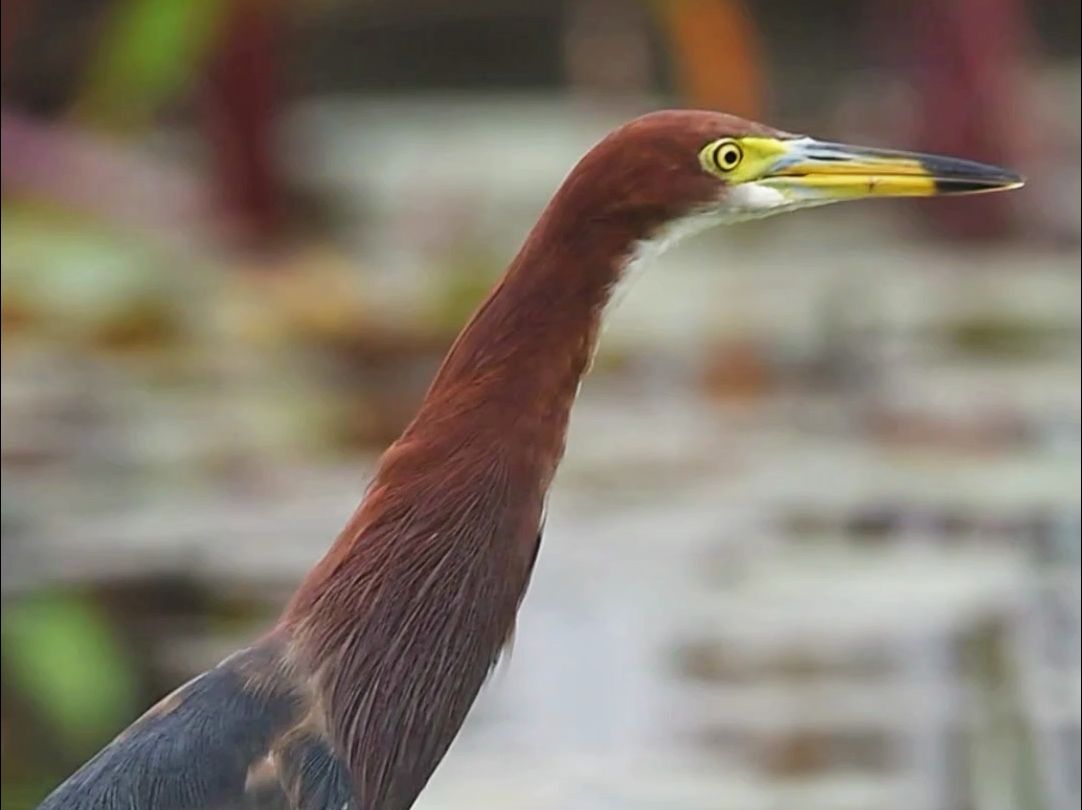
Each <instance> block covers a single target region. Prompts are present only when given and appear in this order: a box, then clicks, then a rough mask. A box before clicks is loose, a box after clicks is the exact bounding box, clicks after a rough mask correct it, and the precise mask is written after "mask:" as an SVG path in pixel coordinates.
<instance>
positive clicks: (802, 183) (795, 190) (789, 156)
mask: <svg viewBox="0 0 1082 810" xmlns="http://www.w3.org/2000/svg"><path fill="white" fill-rule="evenodd" d="M780 145H781V146H782V148H783V152H782V154H781V155H780V156H779V158H778V159H777V161H776V162H775V163H774V164H773V165H772V166H771V167H770V169H769V170H768V171H767V172H766V173H765V175H764V176H763V177H762V178H760V179H759V181H758V182H759V183H762V184H764V185H767V186H770V187H771V188H775V189H777V190H778V191H780V192H782V193H784V194H785V195H786V196H788V197H791V198H793V199H794V200H801V201H807V202H813V201H821V202H831V201H835V200H852V199H861V198H866V197H932V196H938V195H944V194H980V193H984V192H989V191H1005V190H1007V189H1012V188H1018V187H1020V186H1022V185H1023V184H1024V182H1025V181H1024V179H1023V178H1022V177H1020V176H1019V175H1017V174H1015V173H1014V172H1009V171H1007V170H1006V169H1001V168H999V167H998V166H988V165H986V164H984V163H975V162H974V161H972V160H960V159H958V158H951V157H942V156H940V155H923V154H918V153H916V152H897V151H893V150H889V149H870V148H866V147H861V146H846V145H844V144H839V143H826V142H823V141H816V140H814V139H812V138H796V139H793V140H790V141H781V142H780Z"/></svg>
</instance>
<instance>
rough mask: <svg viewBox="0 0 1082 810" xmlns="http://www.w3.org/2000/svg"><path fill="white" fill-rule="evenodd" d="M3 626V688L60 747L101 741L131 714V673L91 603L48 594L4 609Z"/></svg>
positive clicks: (78, 748)
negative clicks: (20, 699)
mask: <svg viewBox="0 0 1082 810" xmlns="http://www.w3.org/2000/svg"><path fill="white" fill-rule="evenodd" d="M0 628H2V640H0V647H2V649H3V656H4V674H5V678H6V679H7V681H6V684H5V685H6V686H7V687H9V688H13V689H16V690H18V691H19V692H20V693H21V694H23V695H24V696H25V697H26V698H27V699H28V701H29V702H31V703H32V704H33V705H34V707H35V708H36V709H37V711H38V712H40V713H41V716H42V717H44V718H46V720H47V721H48V722H49V723H50V725H51V726H52V729H53V732H54V733H55V735H56V738H57V740H58V742H59V743H60V747H62V748H63V749H65V750H70V751H72V752H81V751H84V750H86V749H87V748H88V747H93V746H95V745H98V744H100V743H101V742H103V741H104V740H105V739H108V737H109V735H110V734H111V733H112V732H113V731H114V730H115V729H116V728H117V727H118V726H120V725H122V724H123V721H124V720H125V719H128V718H130V717H131V715H132V714H133V712H134V711H135V698H136V691H137V690H136V684H135V681H134V678H133V675H132V673H131V671H130V670H129V668H128V666H127V665H126V663H125V661H124V655H123V652H122V650H121V648H120V645H119V644H118V643H117V640H116V638H115V637H114V635H113V633H112V630H111V629H110V626H109V622H108V620H107V619H106V617H105V616H104V615H102V613H101V612H100V611H99V610H98V609H97V608H96V607H95V605H94V604H93V602H91V601H90V600H89V599H88V598H86V597H83V596H80V595H77V594H67V593H65V594H60V593H45V594H41V595H38V596H34V597H32V598H29V599H25V600H21V601H16V602H13V603H10V604H7V605H5V606H4V613H3V621H2V624H0Z"/></svg>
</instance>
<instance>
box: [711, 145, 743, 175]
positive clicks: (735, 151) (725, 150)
mask: <svg viewBox="0 0 1082 810" xmlns="http://www.w3.org/2000/svg"><path fill="white" fill-rule="evenodd" d="M711 158H712V159H713V161H714V165H715V166H716V167H717V168H718V169H719V170H720V171H723V172H731V171H732V170H733V169H735V168H736V167H737V166H738V165H740V161H741V160H743V159H744V150H743V149H741V148H740V144H738V143H737V142H736V141H719V142H718V144H717V145H716V146H715V147H714V152H713V154H712V155H711Z"/></svg>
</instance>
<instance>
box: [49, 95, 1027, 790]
mask: <svg viewBox="0 0 1082 810" xmlns="http://www.w3.org/2000/svg"><path fill="white" fill-rule="evenodd" d="M522 148H523V149H528V148H529V144H523V145H522ZM1022 184H1023V179H1022V178H1021V177H1020V176H1019V175H1017V174H1015V173H1013V172H1010V171H1007V170H1005V169H1001V168H998V167H995V166H989V165H986V164H982V163H976V162H973V161H969V160H961V159H957V158H951V157H943V156H938V155H927V154H917V153H913V152H904V151H894V150H886V149H880V148H867V147H858V146H849V145H844V144H840V143H834V142H830V141H822V140H816V139H813V138H811V137H807V136H804V135H796V134H792V133H788V132H783V131H781V130H777V129H773V128H771V127H769V126H765V125H762V124H758V123H753V122H750V121H745V120H742V119H740V118H737V117H734V116H731V115H726V114H724V113H720V112H713V111H705V110H663V111H659V112H653V113H649V114H647V115H644V116H641V117H639V118H636V119H634V120H632V121H630V122H628V123H626V124H624V125H622V126H620V127H619V128H617V129H615V130H613V131H612V132H611V133H609V134H608V135H607V136H605V137H604V138H603V139H602V140H601V141H600V142H598V143H597V144H596V145H595V146H593V148H591V149H590V150H589V151H588V152H587V153H586V154H585V156H584V157H583V158H582V159H581V160H580V161H579V163H578V164H577V165H576V166H575V167H574V168H573V169H572V170H571V172H570V173H569V174H568V175H567V177H566V178H565V179H564V181H563V183H562V185H560V187H559V189H558V190H557V191H556V193H555V194H554V196H553V197H552V199H551V200H550V202H549V203H548V205H547V206H546V207H545V209H544V210H543V212H542V213H541V215H540V217H539V219H538V221H537V223H536V224H535V225H534V227H533V228H532V230H531V231H530V232H529V234H528V235H527V236H526V239H525V241H524V242H523V244H522V246H521V248H520V249H519V252H518V253H517V255H516V256H515V257H514V258H513V259H512V261H511V263H510V265H509V266H508V268H507V270H506V272H505V273H504V275H503V276H502V277H501V278H500V280H499V281H498V282H497V283H496V285H495V287H494V288H493V289H492V291H491V292H490V294H489V295H488V296H487V298H485V300H484V301H483V302H482V303H481V304H480V306H479V307H478V309H477V310H476V311H475V313H474V314H473V316H472V317H471V318H470V319H469V321H468V322H467V324H466V326H465V327H464V328H463V329H462V331H461V332H460V334H459V335H458V337H457V338H456V339H455V341H454V343H453V344H452V346H451V348H450V350H449V351H448V353H447V355H446V357H445V359H444V361H443V363H442V365H441V366H440V368H439V370H438V371H437V372H436V375H435V378H434V380H433V381H432V383H431V386H430V387H429V389H428V391H427V393H426V394H425V396H424V398H423V400H422V402H421V404H420V406H419V408H418V411H417V413H416V415H415V416H414V418H413V420H412V421H411V422H410V423H409V424H408V426H407V427H406V428H405V430H404V432H403V433H402V435H401V436H400V438H399V439H398V440H397V441H395V442H394V443H393V444H392V445H391V446H390V447H389V448H388V449H387V450H386V451H385V452H384V454H383V455H382V456H381V458H380V460H379V462H378V465H377V467H376V470H375V473H374V475H373V478H372V480H371V482H370V483H369V486H368V488H367V490H366V492H365V494H364V497H363V499H362V500H361V503H360V505H359V506H358V507H357V509H356V510H355V511H354V513H353V514H352V516H351V517H350V518H349V520H348V521H347V522H346V525H345V527H344V528H343V529H342V531H341V533H340V534H339V535H338V537H337V539H336V540H335V541H334V543H333V544H332V545H331V547H330V549H329V550H328V551H327V552H326V554H325V556H323V558H322V559H321V560H320V561H319V562H318V563H317V564H316V565H315V567H314V568H313V569H312V570H311V571H310V572H309V573H308V574H307V576H306V577H305V578H304V579H303V581H302V582H301V584H300V585H299V587H298V588H297V590H296V591H295V593H294V594H293V596H292V598H291V600H290V601H289V603H288V604H287V605H286V607H285V608H284V610H283V612H282V614H281V616H280V618H279V620H278V621H277V622H276V623H275V624H274V625H273V627H272V629H270V630H269V631H268V632H267V633H266V634H265V635H263V636H262V637H261V638H259V639H258V640H256V641H255V642H254V643H252V644H251V646H249V647H247V648H245V649H243V650H240V651H238V652H236V653H234V654H233V655H231V656H229V657H228V658H226V659H225V660H224V661H222V662H221V663H220V664H218V665H217V666H215V667H214V668H212V669H210V670H208V671H207V672H205V673H203V674H202V675H199V676H197V677H196V678H194V679H193V680H191V681H189V682H188V683H186V684H184V685H182V686H180V687H179V688H178V689H176V691H174V692H172V693H171V694H169V695H168V696H166V697H165V698H163V699H162V700H160V701H159V702H158V703H157V704H156V705H154V706H153V707H151V708H150V709H149V710H147V711H146V713H145V714H143V715H142V716H141V717H140V718H139V719H137V720H136V721H135V722H134V723H133V724H132V725H131V726H129V727H128V728H127V729H126V730H125V731H123V732H122V733H121V734H120V735H119V736H117V737H116V739H114V740H113V741H112V742H111V743H109V744H108V745H107V746H106V747H105V748H104V749H102V750H101V751H100V752H99V753H98V754H97V755H96V756H95V757H93V758H92V759H91V760H90V761H88V762H87V763H86V764H85V765H84V766H83V767H82V768H80V769H79V770H78V771H76V772H75V773H74V774H73V775H72V776H70V777H69V778H68V779H67V780H66V781H64V782H63V783H62V784H61V785H60V786H59V787H57V788H56V789H55V791H54V792H53V793H52V794H50V795H49V796H48V797H47V798H46V799H45V800H44V803H43V804H42V805H41V808H42V810H61V808H64V810H84V809H85V810H90V809H91V808H93V810H113V808H115V809H116V810H121V808H123V809H124V810H131V809H132V808H146V809H147V810H204V809H206V808H223V807H262V806H273V807H288V808H295V809H296V810H300V809H301V808H303V809H304V810H331V809H332V808H333V810H343V809H344V808H353V810H406V808H409V807H411V806H412V805H413V804H414V802H415V801H416V799H417V797H418V795H419V794H420V793H421V791H422V790H423V789H424V787H425V784H426V783H427V782H428V780H429V778H430V777H431V775H432V773H433V771H434V770H435V768H436V767H437V765H438V764H439V762H440V761H441V760H442V759H443V757H444V755H445V754H446V752H447V750H448V747H449V746H450V745H451V742H452V741H453V740H454V738H455V736H456V735H457V733H458V731H459V729H460V727H461V726H462V724H463V722H464V720H465V719H466V716H467V714H468V712H469V711H470V707H471V706H472V704H473V703H474V701H475V699H476V697H477V695H478V693H479V692H480V690H481V688H482V686H483V684H484V682H485V681H486V679H487V677H488V675H489V674H490V672H491V671H492V669H493V667H494V666H495V664H496V663H497V661H498V660H499V659H500V657H501V655H502V654H503V652H504V650H505V647H506V645H507V642H508V640H509V639H510V637H511V635H512V631H513V629H514V626H515V618H516V614H517V612H518V608H519V605H520V603H521V601H522V598H523V596H524V594H525V592H526V588H527V585H528V583H529V581H530V577H531V573H532V571H533V568H534V563H535V560H536V559H537V555H538V550H539V547H540V544H541V537H542V533H543V528H544V523H545V520H544V518H545V503H546V499H547V494H548V491H549V488H550V485H551V484H552V481H553V476H554V474H555V473H556V469H557V466H558V465H559V463H560V460H561V458H562V457H563V454H564V449H565V440H566V433H567V428H568V420H569V417H570V412H571V409H572V406H573V404H574V402H575V398H576V396H577V393H578V390H579V385H580V382H581V379H582V377H583V375H584V374H585V373H586V372H587V370H588V369H589V367H590V364H591V362H592V359H593V355H594V352H595V350H596V347H597V342H598V336H599V333H600V329H601V326H602V323H603V320H604V318H605V317H606V314H607V312H608V311H609V307H608V304H609V303H610V300H611V299H612V297H613V293H614V291H615V290H616V288H617V287H618V286H620V285H621V283H622V282H624V281H625V280H626V279H627V278H628V277H629V276H631V275H632V271H633V269H634V268H636V267H637V266H639V265H641V264H643V263H644V262H647V261H649V260H650V259H651V258H652V257H653V256H655V255H656V254H657V253H658V252H659V251H660V250H661V249H663V248H665V247H666V246H668V245H670V244H672V243H673V242H674V241H676V240H678V239H680V238H682V237H684V236H687V235H688V234H691V233H694V232H696V231H699V230H702V229H704V228H707V227H709V226H712V225H715V224H723V223H735V222H740V221H743V220H750V219H756V218H761V217H766V216H769V215H773V214H778V213H782V212H786V211H794V210H797V209H802V208H809V207H812V206H820V205H825V204H827V203H834V202H839V201H844V200H859V199H870V198H876V197H931V196H937V195H954V194H972V193H980V192H991V191H998V190H1004V189H1012V188H1017V187H1019V186H1021V185H1022Z"/></svg>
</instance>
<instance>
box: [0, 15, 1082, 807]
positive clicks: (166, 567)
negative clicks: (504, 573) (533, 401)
mask: <svg viewBox="0 0 1082 810" xmlns="http://www.w3.org/2000/svg"><path fill="white" fill-rule="evenodd" d="M2 8H3V40H2V43H0V44H2V62H3V64H2V67H3V78H2V120H0V126H2V136H3V154H2V175H3V211H2V216H0V226H2V247H0V257H2V267H3V287H2V315H3V354H2V360H3V363H2V445H0V446H2V472H3V499H2V518H3V543H2V557H3V565H2V572H3V574H2V586H3V623H2V628H3V636H2V668H3V688H2V698H3V722H2V742H3V751H2V756H3V762H2V764H3V794H2V798H3V807H4V808H5V810H7V808H11V809H12V810H17V808H26V807H31V806H33V805H34V803H35V802H36V800H38V799H39V798H40V797H42V796H43V794H44V793H45V792H46V791H47V790H49V789H50V788H51V787H52V786H53V785H55V784H56V783H57V782H58V781H59V780H60V779H61V778H62V777H63V776H65V775H66V774H67V773H69V772H70V771H71V770H72V769H73V768H74V767H75V766H77V765H78V764H80V763H81V762H82V761H83V760H84V759H85V758H86V757H88V756H89V755H90V754H92V753H93V752H94V751H95V750H96V749H97V748H98V747H99V746H100V745H102V744H103V743H104V742H105V741H107V740H108V739H110V738H111V737H112V736H113V735H114V734H115V733H116V732H117V731H118V730H119V729H121V728H122V727H124V726H125V725H127V724H128V723H129V722H130V721H131V720H132V719H133V718H134V717H135V716H137V715H138V714H139V713H140V712H141V710H142V709H143V708H144V707H145V706H147V705H149V704H150V703H151V702H152V701H153V700H155V699H156V698H157V697H159V696H160V695H162V694H163V693H166V692H168V691H170V690H171V689H172V688H173V687H174V686H175V685H176V684H177V683H178V682H180V681H182V680H184V679H187V678H188V677H190V676H191V675H193V674H194V673H196V672H198V671H201V670H203V669H204V668H206V667H208V666H210V665H212V664H213V663H215V662H216V661H217V660H218V659H220V658H221V657H223V656H224V655H225V654H227V653H228V652H230V651H232V650H233V649H235V648H237V647H239V646H241V645H243V644H244V643H245V642H246V641H248V640H250V639H252V638H253V637H255V636H256V635H257V634H259V633H260V632H261V631H262V630H264V629H265V628H267V627H268V626H269V624H270V623H271V622H272V621H273V620H274V616H275V614H276V611H278V610H279V609H280V607H281V605H282V604H283V602H284V601H285V599H286V598H287V596H288V594H289V593H290V591H291V589H292V588H293V587H294V585H295V584H296V583H297V581H298V580H299V578H300V577H301V576H302V574H303V573H304V572H305V571H306V569H307V568H308V567H309V566H310V565H311V564H312V563H313V562H314V561H315V560H316V559H317V558H318V557H319V555H320V554H321V553H322V552H323V551H324V549H325V548H326V547H327V546H328V544H329V543H330V541H331V540H332V538H333V537H334V535H335V534H336V533H337V531H338V529H339V528H340V527H341V525H342V524H343V523H344V521H345V519H346V517H347V516H348V514H349V513H350V511H351V510H352V508H353V506H354V504H355V503H356V501H357V500H358V498H359V496H360V493H361V492H362V488H363V486H364V484H365V481H366V479H367V475H368V471H369V470H370V469H371V466H372V463H373V460H374V459H375V458H376V456H377V454H378V453H379V452H380V450H381V449H382V448H383V447H384V446H385V445H386V444H387V443H388V442H389V441H391V440H392V439H393V438H394V437H395V435H396V433H397V431H399V430H400V429H401V428H402V427H403V426H404V424H405V422H406V421H407V420H408V419H409V417H410V416H411V414H412V411H413V409H414V408H415V406H416V405H417V403H418V400H419V398H420V397H421V395H422V394H423V392H424V389H425V386H426V384H427V382H428V380H429V379H430V377H431V375H432V373H433V371H434V369H435V367H436V365H437V363H438V362H439V359H440V357H441V354H442V352H443V351H444V350H445V348H446V347H447V346H448V344H449V342H450V340H451V339H452V338H453V336H454V334H455V332H456V331H457V329H458V328H459V327H460V325H461V324H462V322H463V320H464V319H465V318H466V316H467V315H468V313H469V312H470V311H471V310H472V308H473V307H474V306H475V305H476V304H477V302H478V301H479V299H480V297H481V296H482V295H483V293H484V291H485V290H486V289H487V287H488V286H489V285H490V284H491V283H492V282H493V280H494V279H495V278H496V277H497V275H498V274H499V273H500V271H501V270H502V268H503V267H504V265H505V263H506V262H507V261H508V259H509V258H510V256H511V255H512V254H513V252H514V251H515V249H516V247H517V245H518V244H519V243H520V241H521V240H522V238H523V236H524V234H525V233H526V231H527V229H528V228H529V227H530V225H531V224H532V223H533V221H534V219H535V218H536V216H537V214H538V213H539V211H540V210H541V208H542V206H543V205H544V204H545V202H546V201H547V199H548V197H549V195H550V194H551V193H552V192H553V190H554V189H555V188H556V186H557V185H558V184H559V182H560V180H561V178H562V177H563V176H564V175H565V173H566V172H567V171H568V169H569V168H570V167H571V165H572V164H573V163H574V162H575V161H576V160H577V159H578V157H579V156H580V155H581V154H582V153H583V152H584V151H585V150H586V149H587V148H588V147H589V146H590V145H591V144H592V143H593V142H595V141H596V140H597V139H598V138H599V137H600V136H601V135H603V134H604V133H605V132H606V131H607V130H608V129H609V128H611V127H612V126H614V125H616V124H618V123H621V122H623V121H624V120H626V119H628V118H629V117H632V116H633V115H636V114H638V113H640V112H644V111H647V110H649V109H653V108H657V107H662V106H699V107H710V108H717V109H723V110H726V111H729V112H733V113H738V114H741V115H745V116H748V117H752V118H759V119H762V120H765V121H767V122H769V123H772V124H774V125H776V126H779V127H781V128H784V129H787V130H790V131H801V132H808V133H810V134H814V135H817V136H820V137H824V138H829V139H833V140H842V141H852V142H858V143H868V144H883V145H891V146H896V147H903V148H915V149H924V150H929V151H937V152H944V153H947V154H957V155H961V156H965V157H969V158H974V159H981V160H986V161H989V162H993V163H999V164H1002V165H1006V166H1009V167H1011V168H1014V169H1017V170H1019V171H1021V172H1022V173H1023V174H1025V175H1027V177H1028V178H1029V184H1028V185H1027V187H1026V188H1025V189H1024V190H1022V191H1020V192H1016V193H1012V194H1004V195H995V196H991V197H986V198H966V199H963V200H959V201H939V202H927V201H926V202H920V203H917V204H908V203H904V202H891V203H869V204H866V205H861V206H852V207H849V206H838V207H832V208H828V209H825V210H820V211H811V212H806V213H801V214H798V215H794V216H791V217H782V218H778V219H770V220H766V221H764V222H759V223H752V224H748V225H745V226H741V227H739V228H732V229H728V230H721V231H718V232H714V233H709V234H707V235H704V236H702V237H699V238H696V239H695V240H693V241H692V242H690V243H688V244H686V245H684V246H682V247H681V248H679V249H678V250H676V251H675V252H673V253H671V254H668V255H667V256H666V257H665V258H663V259H662V260H661V261H660V262H659V263H658V265H657V266H656V267H653V268H652V269H651V272H650V273H648V274H647V275H646V276H645V277H644V278H643V279H642V280H641V281H640V283H639V284H638V286H637V287H636V288H635V289H634V290H633V291H632V292H631V294H630V296H629V297H628V299H627V301H626V303H625V304H624V305H623V307H622V308H621V309H620V310H619V311H618V312H617V314H616V316H615V319H614V323H613V325H612V327H611V328H610V329H609V330H608V332H607V335H606V340H605V341H604V342H603V346H602V354H601V355H600V361H599V363H598V367H597V369H596V370H595V372H594V373H593V374H592V376H591V377H590V378H589V379H588V381H587V384H586V385H585V386H584V389H583V394H582V396H581V397H580V399H579V404H578V407H577V409H576V413H575V416H574V419H573V426H572V433H571V437H570V442H569V452H568V454H567V458H566V461H565V463H564V466H563V468H562V470H561V473H560V475H559V477H558V479H557V484H556V487H555V490H554V493H553V496H552V500H551V504H550V519H549V524H548V529H547V534H546V537H545V541H544V544H543V545H544V551H543V553H542V554H541V557H540V560H539V564H538V566H537V569H536V572H535V576H534V581H533V585H532V587H531V590H530V593H529V595H528V597H527V599H526V602H525V604H524V606H523V609H522V614H521V620H520V625H519V632H518V635H517V640H516V645H515V650H514V655H513V656H512V657H511V658H510V660H509V661H508V662H505V663H504V664H503V665H501V667H500V669H499V670H498V671H497V673H496V675H495V677H494V678H493V680H492V682H491V683H490V685H489V687H488V688H487V689H486V691H485V692H484V694H483V696H482V698H481V700H480V701H479V703H478V704H477V707H476V710H475V711H474V712H473V714H472V715H471V717H470V719H469V722H468V723H467V726H466V728H465V729H464V730H463V732H462V734H461V735H460V737H459V739H458V741H457V742H456V744H455V745H454V747H453V748H452V750H451V752H450V754H449V755H448V757H447V759H446V760H445V762H444V764H443V765H442V766H441V767H440V769H439V771H438V772H437V774H436V776H435V778H434V779H433V781H432V783H431V786H430V788H429V790H428V791H427V792H426V793H425V794H424V797H423V799H422V800H421V802H420V803H419V805H418V807H421V808H425V809H426V810H453V809H457V808H497V807H498V808H531V810H542V809H544V810H548V809H549V808H553V809H555V808H561V809H563V808H576V809H577V808H584V809H588V810H592V809H593V808H618V809H620V810H623V808H650V809H651V810H653V809H654V808H666V809H669V808H671V809H673V810H692V809H693V808H694V809H698V808H703V809H704V810H705V809H706V808H710V809H711V810H715V809H721V810H725V809H727V808H734V810H735V809H737V808H738V809H739V810H757V809H758V808H793V807H799V808H804V809H805V810H850V809H852V810H879V809H880V808H883V809H886V808H899V809H900V808H906V810H978V809H980V810H984V809H985V808H988V809H991V808H994V809H995V810H1001V809H1005V808H1056V809H1057V810H1058V809H1059V808H1068V807H1077V806H1078V802H1079V704H1080V699H1079V671H1080V669H1079V512H1080V509H1079V507H1080V498H1079V483H1080V481H1079V479H1080V474H1079V425H1080V327H1079V323H1080V304H1079V298H1080V282H1079V239H1080V214H1079V210H1080V208H1079V175H1080V160H1079V153H1080V148H1079V146H1080V123H1079V119H1080V113H1079V98H1080V86H1079V85H1080V81H1079V57H1080V54H1079V5H1078V3H1076V2H1073V0H1045V1H1044V2H1038V0H1031V1H1030V2H1022V0H912V2H908V3H893V2H888V0H881V1H880V2H857V1H856V0H835V1H834V2H829V3H815V4H811V3H806V2H800V0H774V1H773V2H770V3H750V2H740V1H739V0H668V1H667V2H666V0H653V2H639V3H635V2H630V1H629V0H580V2H541V1H540V0H537V1H534V0H454V2H451V1H450V0H397V1H392V0H355V1H354V2H348V1H347V0H308V2H293V3H286V2H272V1H270V0H262V1H257V0H108V1H106V0H95V1H94V2H90V1H89V0H5V2H4V3H3V7H2Z"/></svg>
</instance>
